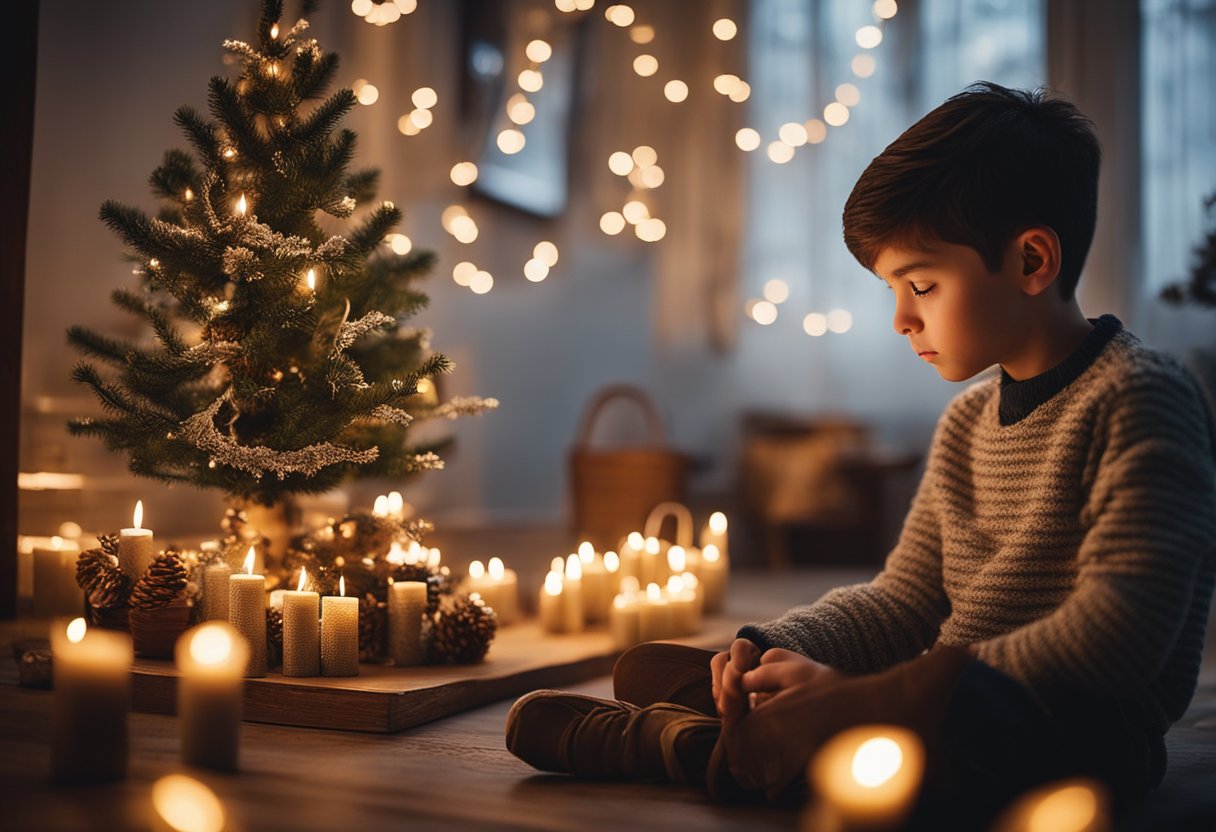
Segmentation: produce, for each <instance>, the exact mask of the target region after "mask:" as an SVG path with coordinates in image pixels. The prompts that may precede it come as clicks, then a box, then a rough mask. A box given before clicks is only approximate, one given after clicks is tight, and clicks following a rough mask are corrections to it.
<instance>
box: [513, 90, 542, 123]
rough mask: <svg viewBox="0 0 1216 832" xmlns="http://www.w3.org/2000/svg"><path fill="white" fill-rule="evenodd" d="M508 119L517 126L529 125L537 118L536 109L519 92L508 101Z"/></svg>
mask: <svg viewBox="0 0 1216 832" xmlns="http://www.w3.org/2000/svg"><path fill="white" fill-rule="evenodd" d="M507 118H509V119H511V121H513V122H515V123H516V124H520V125H523V124H529V123H531V121H532V119H534V118H536V107H534V106H532V102H531V101H529V100H528V99H527V98H525V97H524V94H523V93H521V92H517V93H515V94H514V95H512V96H511V97H510V98H509V99H507Z"/></svg>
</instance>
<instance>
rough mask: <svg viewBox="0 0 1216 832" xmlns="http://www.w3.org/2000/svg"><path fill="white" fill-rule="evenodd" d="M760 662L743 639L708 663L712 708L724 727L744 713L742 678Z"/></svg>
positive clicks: (753, 648) (756, 650) (754, 648)
mask: <svg viewBox="0 0 1216 832" xmlns="http://www.w3.org/2000/svg"><path fill="white" fill-rule="evenodd" d="M760 661H761V658H760V648H759V647H757V646H756V645H755V644H754V643H753V642H751V641H748V640H747V639H745V638H737V639H735V641H734V643H732V644H731V646H730V649H729V650H726V651H724V652H722V653H719V654H718V655H716V656H714V657H713V659H711V660H710V662H709V669H710V674H711V677H712V679H713V696H714V704H715V705H717V706H718V716H719V717H721V719H722V721H723V722H724V723H731V722H734V721H735V720H738V719H740V718H742V716H743V714H744V712H745V711H746V710H747V693H746V692H745V691H744V690H743V687H742V685H741V680H742V678H743V674H744V673H746V672H747V671H749V670H751V669H752V668H754V667H756V666H758V665H759V663H760Z"/></svg>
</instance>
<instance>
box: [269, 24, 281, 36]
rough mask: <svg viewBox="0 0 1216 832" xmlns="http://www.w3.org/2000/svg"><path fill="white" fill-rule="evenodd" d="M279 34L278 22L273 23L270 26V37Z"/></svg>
mask: <svg viewBox="0 0 1216 832" xmlns="http://www.w3.org/2000/svg"><path fill="white" fill-rule="evenodd" d="M278 36H279V24H277V23H275V24H273V25H272V26H271V27H270V39H271V40H274V39H275V38H277V37H278Z"/></svg>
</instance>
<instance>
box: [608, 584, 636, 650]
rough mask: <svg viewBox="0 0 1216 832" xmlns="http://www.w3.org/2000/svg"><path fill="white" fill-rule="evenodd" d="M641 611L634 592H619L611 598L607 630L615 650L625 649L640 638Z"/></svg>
mask: <svg viewBox="0 0 1216 832" xmlns="http://www.w3.org/2000/svg"><path fill="white" fill-rule="evenodd" d="M641 623H642V622H641V612H640V607H639V606H638V601H637V597H636V595H635V594H634V593H632V592H630V593H623V592H622V593H619V594H617V596H616V597H615V598H613V599H612V609H611V610H610V611H609V613H608V631H609V632H610V633H611V634H612V644H613V646H615V647H616V649H617V650H625V649H627V648H629V647H632V646H633V645H635V644H637V643H638V642H639V641H641V640H642V638H641Z"/></svg>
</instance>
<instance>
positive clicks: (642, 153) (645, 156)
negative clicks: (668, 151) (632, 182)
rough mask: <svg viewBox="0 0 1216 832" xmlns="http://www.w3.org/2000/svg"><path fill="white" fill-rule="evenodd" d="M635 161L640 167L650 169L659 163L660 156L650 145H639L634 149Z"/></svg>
mask: <svg viewBox="0 0 1216 832" xmlns="http://www.w3.org/2000/svg"><path fill="white" fill-rule="evenodd" d="M632 157H633V161H634V163H635V164H637V165H638V167H643V168H648V167H650V166H651V165H653V164H654V163H656V162H657V161H659V154H658V153H656V152H655V149H654V148H653V147H650V146H649V145H645V144H643V145H639V146H637V147H635V148H634V149H633V154H632Z"/></svg>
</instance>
